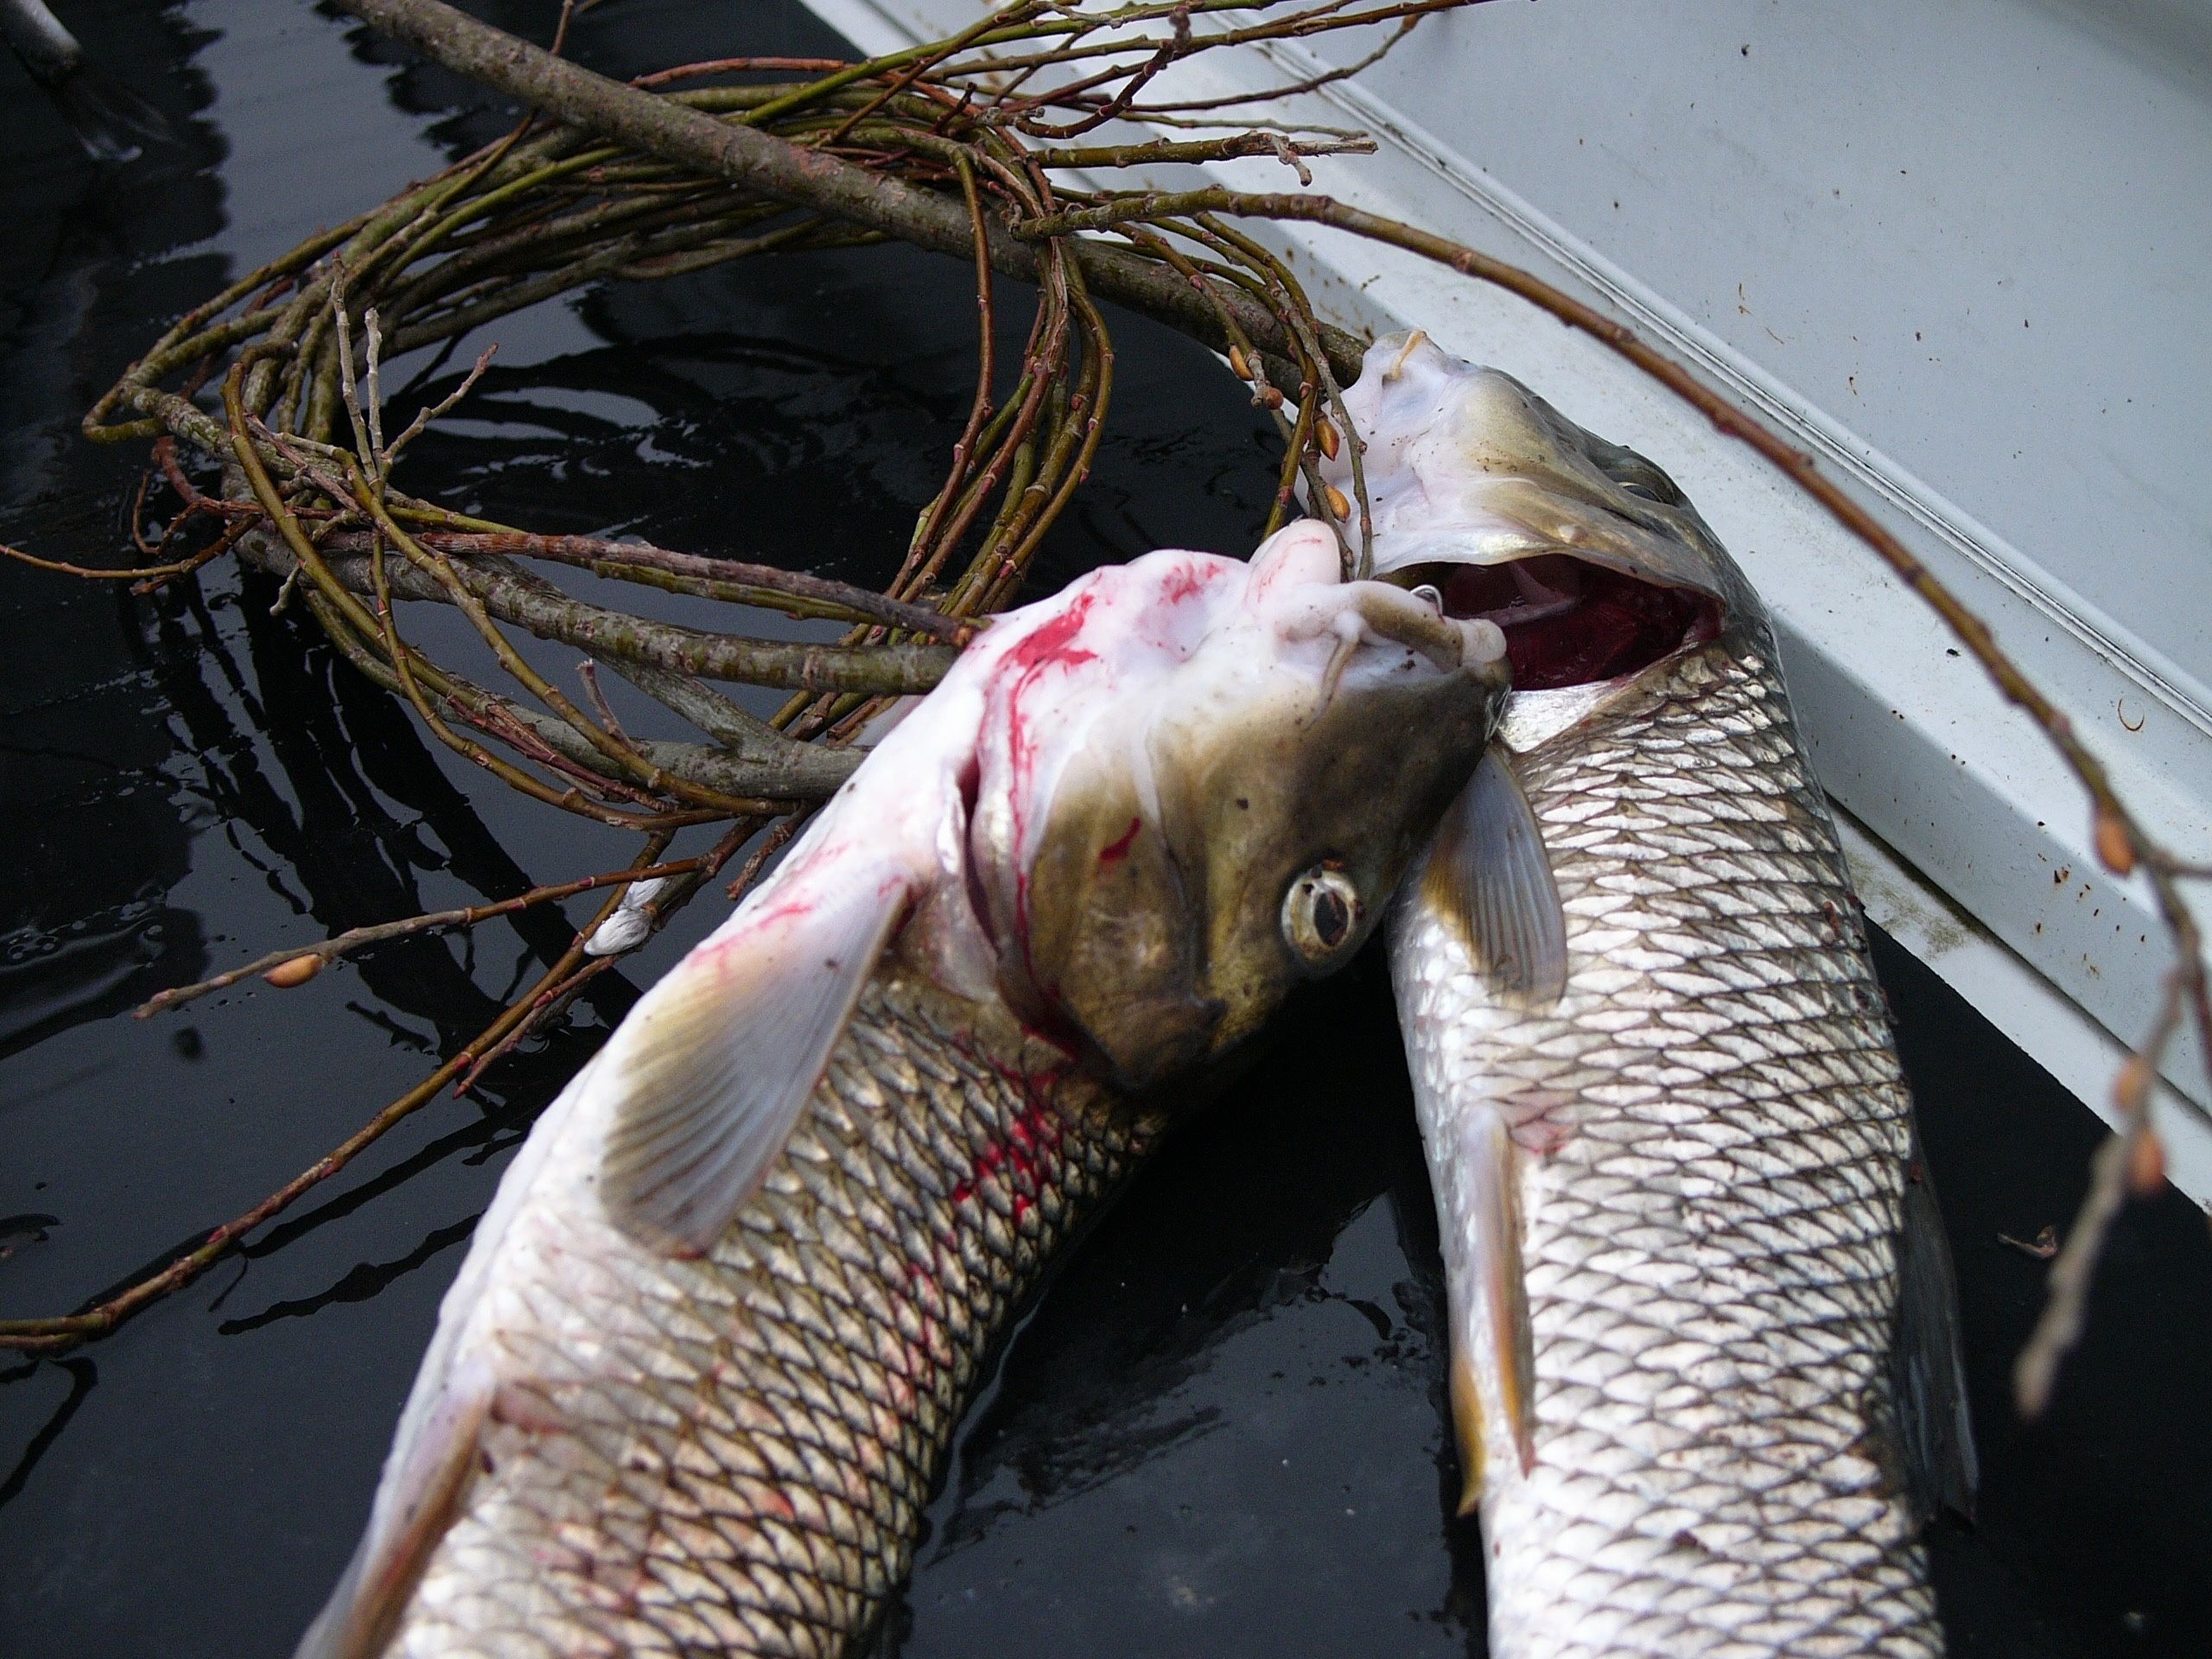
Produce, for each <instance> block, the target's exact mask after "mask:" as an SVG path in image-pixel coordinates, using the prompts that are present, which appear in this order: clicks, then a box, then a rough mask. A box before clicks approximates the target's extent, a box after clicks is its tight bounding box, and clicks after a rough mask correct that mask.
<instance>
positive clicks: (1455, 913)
mask: <svg viewBox="0 0 2212 1659" xmlns="http://www.w3.org/2000/svg"><path fill="white" fill-rule="evenodd" d="M1422 896H1423V897H1424V898H1425V899H1427V901H1428V902H1429V903H1430V904H1431V905H1433V906H1435V907H1436V908H1437V909H1438V910H1440V911H1441V912H1443V913H1444V914H1445V915H1446V916H1450V917H1453V918H1457V920H1458V923H1459V928H1460V931H1461V932H1462V934H1463V935H1464V936H1465V939H1466V942H1467V948H1468V949H1469V950H1471V951H1472V952H1473V954H1474V958H1475V962H1476V964H1477V965H1478V967H1479V968H1480V969H1482V970H1483V972H1484V975H1485V976H1487V977H1488V978H1489V980H1490V982H1491V988H1492V989H1494V990H1495V991H1496V992H1497V994H1498V995H1500V996H1503V997H1505V998H1507V999H1509V1000H1510V1001H1514V1002H1517V1003H1522V1004H1524V1005H1529V1006H1535V1007H1541V1006H1543V1005H1545V1004H1547V1003H1550V1002H1555V1001H1558V1000H1559V995H1560V992H1561V991H1563V990H1565V989H1566V988H1567V916H1566V913H1565V912H1563V911H1561V910H1560V902H1559V888H1558V887H1556V886H1555V885H1554V883H1553V881H1552V867H1551V860H1550V858H1549V857H1548V855H1547V854H1546V853H1545V851H1544V841H1543V836H1542V835H1541V833H1540V832H1539V831H1538V829H1537V828H1536V815H1535V813H1534V812H1532V811H1530V810H1529V799H1528V797H1527V796H1525V795H1523V794H1522V792H1521V784H1520V781H1519V779H1516V778H1515V777H1514V775H1513V769H1512V767H1511V766H1510V765H1508V764H1507V762H1506V760H1505V757H1504V755H1503V753H1502V752H1501V751H1499V750H1498V749H1497V748H1496V747H1493V748H1491V750H1490V752H1489V753H1486V754H1484V756H1483V758H1482V763H1481V764H1480V765H1479V766H1477V767H1476V768H1475V775H1474V776H1473V777H1472V778H1471V779H1469V780H1468V783H1467V786H1466V788H1465V789H1464V790H1462V791H1460V792H1459V799H1458V800H1456V801H1454V802H1452V805H1451V808H1450V809H1449V810H1447V811H1446V813H1445V815H1444V822H1443V823H1441V824H1440V825H1439V826H1438V827H1437V831H1436V842H1435V845H1434V847H1433V849H1431V850H1430V853H1429V855H1428V868H1427V872H1426V874H1424V875H1423V877H1422Z"/></svg>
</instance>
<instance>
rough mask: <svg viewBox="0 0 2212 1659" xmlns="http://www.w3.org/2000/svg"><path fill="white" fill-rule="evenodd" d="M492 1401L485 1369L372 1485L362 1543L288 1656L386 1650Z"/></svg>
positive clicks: (464, 1476)
mask: <svg viewBox="0 0 2212 1659" xmlns="http://www.w3.org/2000/svg"><path fill="white" fill-rule="evenodd" d="M491 1402H492V1386H491V1382H490V1378H489V1376H488V1375H485V1376H480V1377H475V1378H473V1379H472V1385H469V1386H463V1387H461V1388H460V1389H456V1390H454V1391H453V1392H450V1393H448V1395H446V1397H445V1398H444V1399H442V1400H441V1401H440V1402H439V1403H438V1407H437V1408H436V1410H435V1412H434V1413H433V1414H432V1415H431V1417H430V1419H429V1421H427V1422H425V1423H424V1424H423V1433H421V1434H420V1435H418V1436H417V1437H416V1440H415V1441H414V1444H413V1445H412V1446H410V1447H409V1451H408V1456H407V1458H406V1459H405V1461H404V1465H402V1466H400V1467H398V1468H396V1469H393V1470H391V1471H389V1476H388V1478H387V1480H386V1482H385V1484H384V1486H382V1487H380V1488H379V1489H378V1492H377V1506H376V1507H377V1512H376V1514H375V1515H374V1516H373V1517H372V1520H371V1522H370V1525H369V1529H368V1531H367V1533H366V1534H365V1535H364V1536H363V1537H362V1539H361V1543H360V1548H358V1549H356V1550H355V1551H354V1552H353V1560H351V1561H350V1562H348V1563H347V1564H346V1575H345V1576H344V1577H343V1578H341V1579H340V1580H338V1587H337V1588H336V1589H335V1590H334V1591H332V1592H331V1594H330V1599H329V1600H328V1601H327V1602H326V1603H325V1604H324V1605H323V1609H322V1611H321V1613H320V1614H318V1615H317V1616H316V1618H315V1623H314V1624H311V1625H309V1626H308V1633H307V1634H306V1635H305V1636H303V1637H301V1638H300V1645H299V1647H298V1649H296V1651H295V1653H294V1655H293V1659H375V1656H376V1655H378V1654H380V1653H382V1652H383V1651H384V1649H385V1646H386V1644H387V1643H390V1642H391V1636H392V1632H393V1630H395V1629H397V1626H398V1624H399V1618H400V1615H401V1614H402V1613H403V1612H404V1611H406V1608H407V1603H408V1600H409V1599H410V1597H411V1596H413V1595H414V1593H415V1585H416V1580H419V1579H420V1578H421V1577H422V1576H423V1567H425V1566H427V1565H428V1564H429V1559H430V1552H431V1551H432V1550H434V1549H435V1548H437V1544H438V1541H439V1540H440V1539H441V1538H442V1537H444V1536H445V1533H446V1529H447V1527H448V1525H450V1524H451V1523H452V1521H453V1517H454V1511H455V1510H456V1509H457V1508H458V1506H459V1503H460V1499H461V1491H462V1489H463V1488H464V1487H465V1486H466V1485H467V1482H468V1478H469V1475H470V1474H471V1472H472V1471H474V1469H475V1467H476V1459H477V1452H478V1447H479V1446H480V1437H481V1435H482V1433H483V1428H484V1420H485V1417H486V1414H487V1413H488V1411H489V1410H490V1408H491Z"/></svg>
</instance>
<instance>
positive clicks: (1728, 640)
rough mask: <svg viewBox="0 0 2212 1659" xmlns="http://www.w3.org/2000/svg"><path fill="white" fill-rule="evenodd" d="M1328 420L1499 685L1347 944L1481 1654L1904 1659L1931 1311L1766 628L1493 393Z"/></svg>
mask: <svg viewBox="0 0 2212 1659" xmlns="http://www.w3.org/2000/svg"><path fill="white" fill-rule="evenodd" d="M1350 403H1351V414H1352V416H1353V417H1354V419H1355V421H1356V422H1357V425H1358V428H1359V430H1360V432H1361V434H1362V435H1363V438H1364V439H1365V440H1366V442H1367V445H1368V448H1367V451H1366V467H1365V470H1366V480H1367V486H1368V489H1369V491H1370V494H1371V496H1372V499H1373V501H1374V512H1375V524H1376V542H1375V546H1376V567H1377V569H1378V570H1386V571H1389V572H1390V573H1391V578H1390V579H1392V580H1394V581H1398V582H1405V583H1407V584H1408V585H1418V586H1419V587H1420V588H1422V589H1424V590H1425V591H1426V592H1427V594H1433V595H1435V596H1437V597H1439V598H1440V601H1441V602H1442V603H1443V606H1444V607H1445V609H1446V612H1447V613H1450V614H1452V615H1455V616H1479V617H1484V618H1486V619H1488V620H1491V621H1494V622H1497V624H1498V625H1499V626H1501V627H1503V629H1504V631H1505V633H1506V636H1507V639H1508V649H1509V652H1510V656H1511V658H1512V661H1513V664H1514V677H1515V684H1516V690H1515V692H1514V696H1513V698H1512V701H1511V703H1510V707H1509V709H1508V711H1507V715H1506V718H1505V721H1504V723H1503V726H1502V727H1501V728H1500V732H1499V738H1498V742H1497V745H1496V746H1495V747H1493V748H1492V750H1491V753H1489V754H1488V755H1487V756H1485V758H1484V760H1483V762H1482V764H1481V766H1479V767H1478V769H1477V772H1476V774H1475V777H1474V779H1473V780H1472V781H1471V783H1470V785H1468V788H1467V791H1466V792H1465V794H1464V795H1463V796H1462V797H1461V798H1460V799H1459V801H1457V802H1456V803H1454V804H1453V806H1452V810H1451V812H1450V813H1449V814H1448V815H1447V817H1446V821H1445V823H1444V824H1443V826H1442V827H1441V828H1440V830H1439V833H1438V837H1437V841H1436V843H1435V845H1434V847H1433V849H1432V851H1431V852H1430V854H1429V855H1428V859H1427V862H1426V864H1425V865H1424V867H1423V868H1422V870H1421V873H1420V874H1419V875H1418V876H1417V877H1416V878H1414V879H1411V880H1408V884H1407V888H1406V893H1405V895H1404V897H1403V899H1402V900H1401V901H1400V903H1399V905H1398V906H1397V907H1396V909H1395V912H1394V913H1393V916H1392V918H1391V922H1390V925H1389V948H1390V961H1391V970H1392V976H1393V980H1394V982H1395V987H1396V990H1397V996H1398V1006H1399V1010H1400V1019H1401V1022H1402V1028H1403V1033H1404V1038H1405V1045H1406V1052H1407V1057H1408V1062H1409V1064H1410V1066H1411V1070H1412V1074H1413V1079H1414V1097H1415V1102H1416V1106H1417V1109H1418V1111H1419V1114H1420V1120H1421V1132H1422V1136H1423V1140H1424V1142H1425V1145H1426V1147H1427V1158H1428V1162H1429V1167H1430V1171H1431V1174H1432V1177H1433V1185H1434V1188H1435V1192H1436V1203H1437V1211H1438V1215H1439V1219H1440V1224H1441V1236H1442V1240H1443V1249H1444V1255H1445V1267H1446V1283H1447V1287H1448V1291H1449V1297H1450V1304H1451V1324H1452V1374H1451V1376H1452V1385H1451V1400H1452V1417H1453V1422H1454V1427H1455V1430H1456V1433H1457V1438H1458V1440H1459V1448H1460V1457H1461V1463H1462V1467H1463V1471H1464V1474H1465V1505H1464V1506H1463V1510H1462V1512H1463V1513H1464V1512H1465V1510H1466V1509H1471V1508H1475V1507H1479V1509H1480V1511H1481V1516H1482V1526H1483V1532H1484V1563H1485V1570H1486V1573H1487V1575H1488V1586H1489V1596H1490V1628H1491V1637H1490V1640H1491V1649H1490V1650H1491V1654H1492V1655H1493V1656H1495V1659H1540V1656H1541V1659H1567V1656H1577V1659H1599V1656H1604V1659H1619V1656H1628V1655H1660V1654H1664V1655H1667V1656H1669V1659H1687V1656H1692V1655H1721V1654H1726V1655H1729V1656H1735V1659H1755V1656H1771V1655H1792V1656H1800V1655H1802V1656H1811V1655H1861V1654H1881V1655H1895V1656H1907V1655H1910V1656H1929V1655H1935V1654H1938V1653H1940V1652H1941V1651H1942V1630H1941V1628H1940V1626H1939V1624H1938V1623H1937V1620H1936V1606H1935V1599H1934V1596H1933V1593H1932V1592H1931V1590H1930V1588H1929V1579H1928V1567H1927V1560H1926V1557H1925V1553H1924V1551H1923V1547H1922V1545H1921V1543H1920V1541H1919V1536H1920V1530H1921V1525H1922V1522H1923V1519H1924V1518H1925V1516H1926V1515H1927V1514H1928V1512H1929V1510H1930V1508H1931V1507H1932V1506H1933V1505H1934V1504H1935V1503H1936V1502H1937V1501H1938V1500H1948V1501H1949V1502H1952V1503H1956V1504H1959V1505H1961V1507H1963V1506H1964V1505H1965V1504H1966V1503H1968V1502H1969V1501H1970V1498H1971V1491H1972V1484H1973V1478H1974V1468H1973V1458H1974V1453H1973V1446H1972V1440H1971V1436H1970V1434H1969V1433H1968V1430H1967V1423H1966V1420H1965V1416H1964V1395H1963V1392H1962V1390H1961V1357H1960V1351H1959V1348H1958V1341H1957V1335H1956V1319H1955V1300H1954V1299H1955V1291H1954V1290H1953V1289H1952V1287H1951V1281H1950V1264H1949V1257H1948V1252H1947V1249H1946V1247H1945V1245H1944V1243H1943V1241H1942V1235H1941V1233H1940V1231H1938V1230H1936V1224H1935V1217H1934V1213H1933V1198H1932V1195H1931V1194H1930V1193H1929V1189H1928V1187H1927V1185H1926V1183H1925V1181H1924V1179H1923V1176H1922V1174H1921V1173H1920V1172H1919V1170H1918V1169H1917V1167H1916V1162H1917V1153H1916V1146H1915V1139H1914V1130H1913V1122H1912V1106H1911V1100H1910V1096H1909V1094H1908V1092H1907V1089H1906V1085H1905V1081H1904V1075H1903V1073H1902V1071H1900V1069H1899V1066H1898V1062H1897V1049H1896V1046H1895V1043H1894V1041H1893V1039H1892V1037H1891V1027H1890V1020H1889V1017H1888V1010H1887V1005H1886V1003H1885V1001H1884V998H1883V995H1882V991H1881V988H1880V987H1879V986H1878V984H1877V983H1876V981H1875V977H1874V972H1873V968H1872V963H1871V962H1870V960H1869V958H1868V955H1867V950H1866V935H1865V931H1864V928H1863V925H1862V923H1861V919H1860V916H1859V909H1858V906H1857V904H1856V903H1855V901H1854V900H1853V896H1852V892H1851V887H1850V884H1849V878H1848V875H1847V872H1846V869H1845V867H1844V861H1843V857H1842V855H1841V852H1840V849H1839V847H1838V844H1837V841H1836V835H1835V829H1834V824H1833V823H1832V822H1831V820H1830V818H1829V816H1828V810H1827V804H1826V802H1825V800H1824V798H1823V797H1822V796H1821V789H1820V785H1819V784H1818V783H1817V782H1816V781H1815V779H1814V776H1813V774H1812V772H1811V771H1810V770H1809V768H1808V766H1807V763H1806V757H1805V753H1804V747H1803V744H1802V741H1801V740H1800V738H1799V736H1798V734H1797V731H1796V726H1795V725H1794V723H1793V721H1792V720H1791V717H1790V712H1789V699H1788V696H1787V694H1786V691H1785V690H1784V687H1783V677H1782V671H1781V666H1780V664H1779V663H1778V662H1777V659H1776V653H1775V643H1774V638H1773V635H1772V632H1771V631H1770V627H1769V626H1768V622H1767V619H1766V615H1765V613H1764V610H1763V609H1762V607H1761V606H1760V604H1759V601H1758V597H1757V596H1756V594H1753V592H1752V591H1751V588H1750V586H1749V585H1748V584H1747V583H1746V582H1745V580H1744V578H1743V576H1742V575H1741V573H1740V572H1739V571H1738V569H1737V568H1736V566H1735V564H1734V563H1732V561H1731V560H1730V558H1729V557H1728V556H1727V554H1726V552H1725V551H1724V550H1722V548H1721V546H1720V544H1719V542H1718V541H1716V540H1715V539H1714V537H1713V533H1712V531H1710V530H1708V529H1707V526H1706V524H1704V522H1703V521H1702V520H1701V519H1700V518H1699V517H1698V515H1697V513H1696V512H1695V511H1694V509H1693V508H1692V507H1691V506H1690V505H1689V504H1688V501H1687V500H1685V499H1683V497H1682V494H1681V492H1680V491H1679V490H1678V489H1677V488H1676V487H1675V486H1674V484H1673V483H1672V482H1671V481H1670V480H1669V479H1668V478H1667V477H1666V475H1665V474H1663V473H1662V472H1661V471H1660V470H1659V469H1658V468H1657V467H1654V466H1653V465H1652V464H1651V463H1650V462H1649V461H1646V460H1645V459H1644V458H1643V457H1642V456H1641V455H1638V454H1635V453H1634V452H1633V451H1630V450H1627V449H1624V448H1619V447H1618V446H1616V445H1613V444H1610V443H1607V442H1605V441H1604V440H1602V439H1599V438H1597V437H1594V436H1592V435H1591V434H1589V433H1587V432H1586V431H1584V430H1582V429H1580V427H1578V426H1576V425H1574V424H1573V423H1572V422H1570V421H1568V420H1567V419H1566V418H1565V417H1564V416H1560V414H1559V413H1558V412H1557V411H1556V410H1554V409H1552V408H1551V407H1550V406H1549V405H1548V404H1545V403H1544V402H1543V401H1542V400H1541V398H1539V397H1536V396H1535V394H1534V393H1532V392H1530V391H1529V390H1528V389H1527V388H1526V387H1524V386H1522V385H1521V384H1520V383H1518V382H1517V381H1516V380H1514V379H1512V378H1510V377H1509V376H1507V375H1504V374H1502V373H1499V372H1496V371H1493V370H1487V369H1482V368H1478V367H1475V366H1473V365H1469V364H1465V363H1462V362H1459V361H1458V360H1457V359H1452V358H1450V357H1448V356H1447V355H1446V353H1443V352H1441V351H1440V350H1439V349H1438V348H1437V347H1436V346H1434V345H1433V344H1432V343H1429V342H1428V341H1427V340H1426V339H1425V338H1424V337H1422V336H1421V335H1419V334H1412V335H1397V336H1393V337H1391V338H1389V339H1387V340H1383V341H1381V342H1379V343H1378V344H1377V345H1376V346H1375V347H1374V348H1373V350H1372V351H1371V352H1370V353H1369V355H1368V359H1367V365H1366V369H1365V372H1364V373H1363V375H1362V377H1361V378H1360V379H1359V381H1358V382H1357V386H1356V387H1355V389H1354V390H1353V391H1352V392H1351V396H1350ZM1347 461H1348V457H1345V458H1343V459H1340V461H1338V465H1337V467H1336V468H1335V469H1334V472H1333V476H1334V479H1335V481H1337V482H1338V484H1339V486H1340V487H1345V488H1349V487H1350V485H1349V480H1348V478H1346V477H1345V476H1344V474H1345V473H1346V471H1347V467H1346V462H1347Z"/></svg>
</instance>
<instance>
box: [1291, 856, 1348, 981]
mask: <svg viewBox="0 0 2212 1659" xmlns="http://www.w3.org/2000/svg"><path fill="white" fill-rule="evenodd" d="M1365 909H1366V907H1365V906H1363V905H1362V904H1361V903H1360V899H1359V889H1358V887H1356V886H1355V885H1353V882H1352V879H1351V877H1350V876H1348V875H1346V874H1344V872H1343V871H1342V870H1339V869H1335V868H1332V867H1331V866H1330V865H1328V864H1326V863H1321V864H1316V865H1315V866H1314V867H1313V868H1312V869H1310V870H1307V871H1306V873H1305V874H1302V875H1300V877H1299V878H1298V879H1297V880H1294V881H1293V882H1292V883H1291V884H1290V891H1289V892H1288V893H1285V894H1284V895H1283V901H1282V937H1283V939H1284V941H1285V942H1286V943H1287V944H1288V945H1289V946H1290V948H1291V950H1293V951H1294V953H1295V954H1296V955H1297V956H1298V957H1299V959H1300V961H1302V962H1304V963H1306V966H1307V967H1309V968H1312V969H1316V970H1319V969H1325V968H1332V967H1334V966H1335V965H1336V964H1337V963H1338V962H1340V961H1342V960H1343V959H1344V957H1345V956H1346V955H1348V954H1349V953H1350V950H1351V946H1352V945H1353V944H1355V943H1357V940H1358V938H1359V936H1360V926H1359V924H1360V920H1361V918H1362V917H1363V915H1364V913H1365Z"/></svg>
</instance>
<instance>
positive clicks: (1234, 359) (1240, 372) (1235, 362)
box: [1229, 346, 1252, 380]
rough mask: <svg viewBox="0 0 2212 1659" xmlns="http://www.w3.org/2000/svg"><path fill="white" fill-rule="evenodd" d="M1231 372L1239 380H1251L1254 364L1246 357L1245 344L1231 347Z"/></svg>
mask: <svg viewBox="0 0 2212 1659" xmlns="http://www.w3.org/2000/svg"><path fill="white" fill-rule="evenodd" d="M1229 372H1230V373H1231V374H1233V375H1235V376H1236V378H1238V379H1239V380H1249V379H1250V378H1252V365H1251V364H1250V363H1249V362H1248V361H1247V360H1246V359H1245V356H1244V349H1243V346H1230V348H1229Z"/></svg>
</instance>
